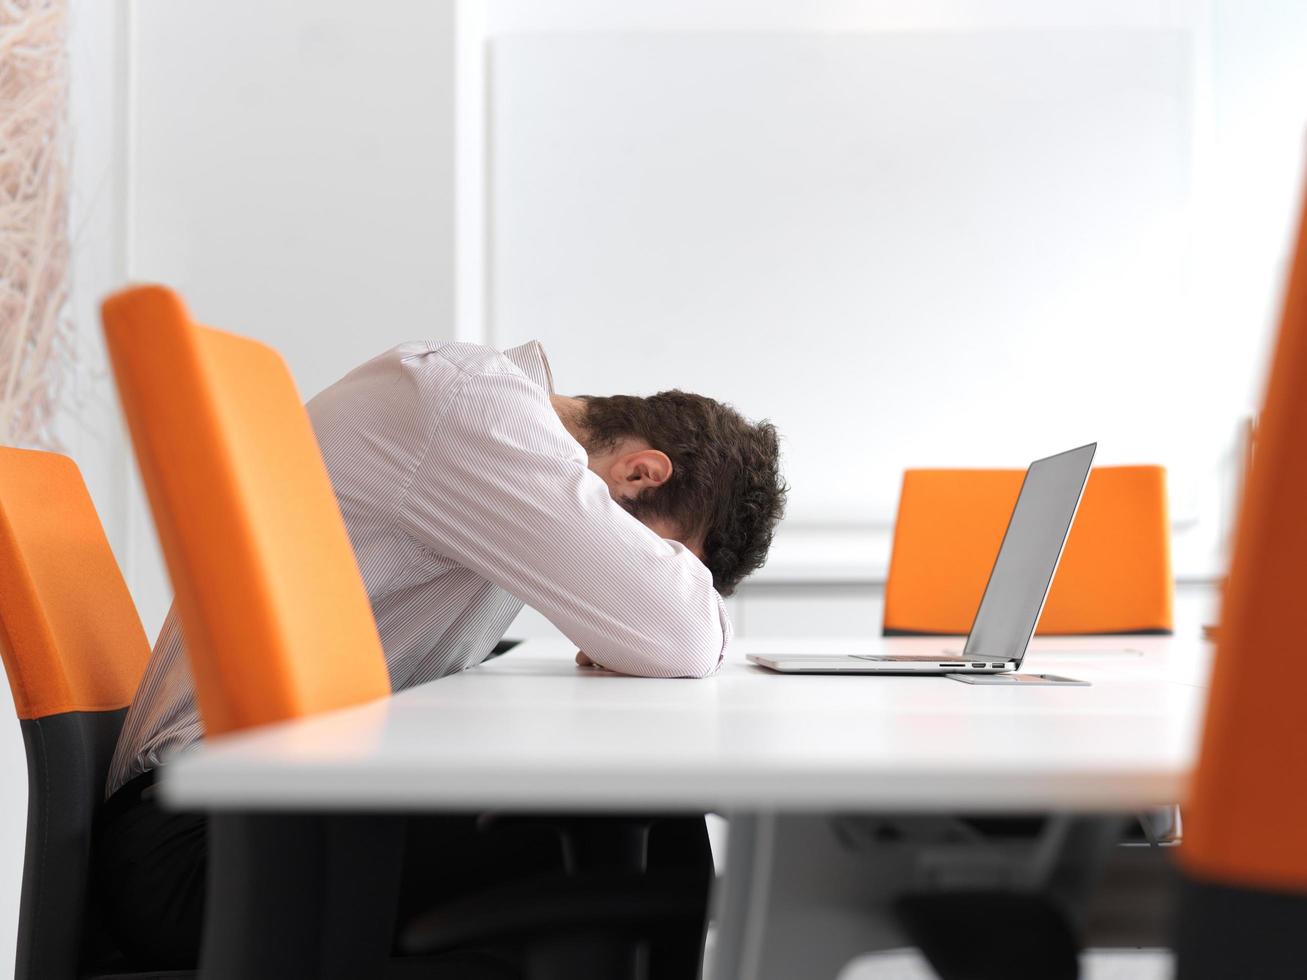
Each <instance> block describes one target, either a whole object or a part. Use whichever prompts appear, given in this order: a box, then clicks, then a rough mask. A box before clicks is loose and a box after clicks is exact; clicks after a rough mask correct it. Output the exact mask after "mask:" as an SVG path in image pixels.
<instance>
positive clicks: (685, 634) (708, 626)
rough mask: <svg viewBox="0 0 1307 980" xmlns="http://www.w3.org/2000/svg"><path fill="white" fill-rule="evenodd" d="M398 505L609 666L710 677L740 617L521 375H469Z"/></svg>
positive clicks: (430, 535) (426, 543) (421, 529)
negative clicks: (622, 496)
mask: <svg viewBox="0 0 1307 980" xmlns="http://www.w3.org/2000/svg"><path fill="white" fill-rule="evenodd" d="M399 513H400V519H401V522H402V524H403V525H404V528H405V530H406V531H407V532H408V533H409V534H410V535H412V536H413V537H414V538H415V539H416V540H418V541H419V542H420V543H421V544H422V545H423V547H425V548H427V549H429V550H431V551H433V552H434V553H436V554H438V555H441V556H442V557H445V558H448V559H450V560H452V561H455V562H457V563H459V564H461V565H463V566H465V567H467V568H470V569H472V570H473V571H475V572H476V573H477V574H478V575H480V576H481V577H483V578H485V579H488V580H489V581H491V582H494V583H495V584H496V585H498V586H500V587H501V588H503V589H504V590H506V591H507V592H509V593H511V594H513V595H515V596H516V597H517V598H519V599H521V600H522V601H523V602H525V603H526V604H528V605H530V606H532V607H534V608H535V609H537V610H539V611H540V612H541V613H543V614H544V615H545V616H546V617H547V618H548V619H549V620H550V621H551V622H552V623H553V624H554V625H555V626H557V627H558V628H559V629H560V630H562V632H563V633H564V634H565V635H566V636H567V637H568V638H569V639H570V640H572V642H574V643H575V644H576V645H577V647H578V648H579V649H581V650H582V651H584V652H585V654H586V655H587V656H588V657H590V659H591V660H593V661H594V662H595V663H597V664H600V665H601V666H604V667H607V668H609V669H610V670H615V671H619V672H621V673H624V674H636V675H641V676H646V677H703V676H706V675H708V674H711V673H713V672H714V671H716V670H717V669H718V667H719V666H720V665H721V663H722V659H723V657H724V654H725V649H726V645H727V643H728V642H729V640H730V635H731V626H730V620H729V619H728V617H727V615H726V607H725V605H724V604H723V602H722V599H721V596H719V595H718V593H717V591H716V590H715V589H714V588H713V586H712V575H711V573H710V572H709V571H708V569H707V568H706V567H705V566H704V564H703V563H702V562H701V561H699V559H698V558H696V557H695V555H694V554H693V553H692V552H690V551H689V550H688V549H687V548H685V547H684V546H683V545H681V544H680V543H679V542H675V541H667V540H664V539H663V538H660V537H659V536H658V535H657V534H655V533H654V532H653V531H651V530H650V529H649V528H647V527H646V526H645V525H644V524H642V523H640V522H639V521H638V520H636V519H635V518H634V517H632V516H631V515H630V514H629V513H627V512H626V511H625V510H624V509H623V508H622V507H621V506H619V505H618V504H617V503H616V502H615V501H614V500H613V499H612V497H611V496H610V494H609V492H608V487H607V485H606V484H605V483H604V481H603V480H602V479H600V478H599V476H598V475H596V474H595V473H593V472H591V470H590V469H589V468H588V467H587V458H586V455H585V452H584V450H583V449H582V448H581V447H580V446H579V445H578V444H577V442H576V440H575V439H573V438H572V437H571V436H570V435H569V434H568V432H567V430H566V429H565V428H564V427H563V424H562V422H561V421H560V420H559V419H558V416H557V414H556V413H555V411H554V409H553V406H552V404H551V403H550V401H549V397H548V395H547V394H546V393H545V392H544V391H543V389H541V388H540V387H539V386H538V385H536V384H535V383H533V382H532V381H530V380H529V379H528V378H526V377H524V376H521V375H518V374H510V373H506V372H502V373H501V372H490V373H484V374H475V373H470V374H466V375H465V376H464V378H463V379H462V381H461V384H460V385H459V386H458V387H457V389H456V390H454V391H453V392H451V394H450V397H449V398H448V400H447V402H446V404H444V405H443V406H441V415H440V417H439V419H438V420H437V421H436V423H435V429H434V431H433V434H432V437H431V440H430V443H429V444H428V446H427V449H426V453H425V455H424V457H423V458H422V460H421V461H420V463H419V464H418V467H417V469H416V471H415V472H414V476H413V479H412V482H411V483H410V485H409V486H408V487H407V488H406V490H405V493H404V496H403V499H402V500H401V503H400V508H399Z"/></svg>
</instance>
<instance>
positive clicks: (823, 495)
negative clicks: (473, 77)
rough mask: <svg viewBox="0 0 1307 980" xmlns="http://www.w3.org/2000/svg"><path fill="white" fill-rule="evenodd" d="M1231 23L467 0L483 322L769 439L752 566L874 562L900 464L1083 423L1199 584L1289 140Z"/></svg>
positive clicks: (1182, 570)
mask: <svg viewBox="0 0 1307 980" xmlns="http://www.w3.org/2000/svg"><path fill="white" fill-rule="evenodd" d="M1251 7H1255V8H1256V9H1255V10H1252V9H1250V5H1247V4H1242V5H1240V4H1235V3H1232V2H1228V0H1190V2H1175V3H1160V2H1159V3H1115V2H1110V3H1103V2H1089V0H1062V2H1057V3H1046V2H1029V0H1003V2H968V0H927V2H922V3H916V4H894V3H888V2H858V3H854V2H849V3H833V4H821V5H813V4H798V3H785V2H780V0H774V2H763V3H742V2H727V0H718V2H714V3H689V2H679V0H676V2H666V3H653V2H643V0H641V2H629V3H624V4H599V3H593V2H588V0H556V2H552V3H545V4H540V3H526V2H517V0H503V2H490V3H489V4H488V5H487V11H488V13H487V16H486V17H485V24H486V33H487V36H488V38H489V39H490V42H491V52H492V56H491V58H490V66H489V70H488V79H489V81H488V86H489V93H490V99H489V116H490V127H489V134H490V135H489V145H488V148H487V152H486V159H487V167H486V169H487V172H488V174H489V175H490V177H489V185H488V192H487V202H488V203H487V218H486V228H487V232H486V234H487V241H488V243H487V248H486V256H487V265H486V279H487V296H488V297H489V300H488V304H487V306H488V310H487V336H489V337H490V338H492V339H493V340H494V341H495V342H503V343H511V342H514V341H517V340H520V339H521V338H522V337H524V336H527V335H533V336H540V337H542V339H544V340H545V341H546V345H547V346H548V347H549V348H550V349H551V350H552V351H554V361H555V369H556V370H555V374H556V377H558V378H559V380H560V383H561V384H563V385H564V387H566V386H568V385H569V384H570V385H572V386H573V387H575V388H580V389H584V390H590V391H595V390H598V391H603V390H614V389H631V388H635V389H637V390H649V389H653V388H657V387H661V386H669V385H673V384H676V385H681V386H685V387H692V388H698V389H700V390H704V391H706V392H707V393H711V394H718V395H720V396H722V397H726V398H727V399H728V400H731V401H734V402H735V403H736V404H738V405H739V406H740V407H741V408H742V409H744V410H745V411H746V412H747V413H749V414H754V415H769V416H771V417H772V418H773V419H774V420H775V421H777V423H778V424H779V425H780V427H781V430H782V433H783V434H788V435H790V437H791V439H790V442H789V444H788V445H787V446H786V450H787V464H788V471H789V474H790V478H791V482H792V483H793V485H794V488H793V493H792V506H791V515H792V516H791V519H790V520H788V521H787V523H786V525H785V527H784V528H783V529H782V533H781V534H780V536H779V537H778V541H777V544H776V546H775V548H774V549H773V558H772V560H771V561H770V562H769V564H768V567H767V568H766V569H764V570H763V572H761V573H760V575H759V576H758V579H757V580H758V581H760V582H761V581H767V580H770V581H773V582H779V581H787V582H788V581H794V580H796V579H805V580H830V579H831V578H836V579H839V580H845V581H847V580H849V579H850V578H852V579H856V580H861V581H876V580H878V579H880V578H882V577H883V575H884V570H885V564H886V560H887V557H888V544H889V535H890V533H891V530H892V528H891V523H892V515H893V508H894V504H895V501H896V498H897V490H898V479H897V474H898V473H899V472H900V471H901V469H902V468H903V467H905V466H912V465H1011V466H1017V465H1023V464H1024V462H1026V461H1028V459H1029V458H1031V457H1032V456H1033V455H1036V454H1038V453H1040V452H1042V451H1045V450H1049V451H1051V450H1054V449H1056V448H1059V447H1060V446H1062V445H1066V444H1073V443H1075V442H1078V441H1083V440H1086V439H1089V438H1097V439H1098V440H1099V441H1100V462H1102V463H1114V462H1161V463H1164V464H1166V465H1167V466H1168V467H1169V468H1170V470H1171V477H1172V513H1173V517H1174V531H1175V547H1176V567H1177V571H1178V573H1179V574H1180V575H1181V576H1182V577H1193V578H1208V577H1211V576H1213V575H1215V574H1217V573H1218V572H1219V569H1220V567H1221V564H1222V560H1223V558H1222V550H1221V549H1222V545H1223V542H1224V539H1225V534H1226V530H1227V526H1228V524H1227V515H1228V512H1229V509H1230V507H1231V503H1232V499H1231V494H1230V487H1231V484H1232V481H1231V475H1232V469H1233V467H1234V464H1235V461H1236V459H1237V453H1236V452H1235V441H1236V438H1237V436H1238V432H1239V423H1240V421H1241V420H1242V419H1243V418H1244V417H1245V416H1247V415H1248V414H1250V413H1251V412H1252V411H1254V409H1255V405H1256V402H1257V394H1258V391H1259V388H1260V377H1261V371H1262V361H1263V356H1264V353H1263V352H1264V346H1265V338H1266V336H1267V335H1268V333H1269V327H1270V326H1271V323H1272V319H1273V312H1274V308H1275V303H1276V301H1277V297H1278V288H1277V287H1276V282H1277V279H1276V276H1277V275H1278V271H1277V270H1278V267H1279V265H1280V262H1281V260H1282V256H1283V254H1284V248H1285V243H1286V228H1287V224H1288V221H1289V219H1290V217H1291V215H1292V214H1294V212H1295V202H1296V185H1295V183H1294V181H1295V180H1296V174H1297V172H1298V167H1299V163H1300V159H1301V139H1300V138H1299V135H1298V134H1301V133H1302V129H1303V123H1304V122H1305V121H1307V112H1304V110H1303V106H1302V104H1301V100H1300V99H1299V98H1298V97H1297V93H1298V92H1301V91H1303V90H1304V88H1303V86H1302V85H1301V84H1296V83H1299V82H1300V81H1301V78H1302V74H1303V68H1302V62H1301V59H1298V58H1295V57H1294V56H1293V54H1291V53H1290V52H1291V51H1294V50H1300V49H1301V43H1302V41H1303V39H1304V38H1307V30H1304V28H1303V27H1302V19H1303V11H1302V9H1301V5H1299V6H1298V9H1292V7H1291V5H1290V4H1287V3H1280V4H1269V5H1251ZM1277 32H1278V36H1276V37H1274V38H1273V39H1272V37H1271V35H1273V34H1277ZM987 59H988V60H987ZM1251 240H1255V241H1257V242H1258V246H1257V247H1256V248H1255V249H1253V250H1252V254H1249V253H1248V251H1246V250H1244V249H1243V245H1244V243H1245V242H1247V241H1251ZM818 379H820V384H818ZM747 588H748V586H746V590H747Z"/></svg>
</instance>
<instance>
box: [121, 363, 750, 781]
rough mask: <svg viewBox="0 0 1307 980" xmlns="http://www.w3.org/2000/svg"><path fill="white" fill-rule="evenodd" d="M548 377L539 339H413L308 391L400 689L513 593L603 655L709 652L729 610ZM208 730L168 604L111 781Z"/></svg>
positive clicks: (689, 664) (700, 656) (628, 662)
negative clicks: (630, 491)
mask: <svg viewBox="0 0 1307 980" xmlns="http://www.w3.org/2000/svg"><path fill="white" fill-rule="evenodd" d="M552 392H553V381H552V378H551V376H550V372H549V363H548V361H547V360H546V358H545V354H544V350H543V349H542V348H541V347H540V345H539V344H538V343H535V342H531V343H528V344H524V345H523V346H521V347H516V348H513V349H512V350H508V351H505V352H503V353H499V352H497V351H495V350H492V349H490V348H487V347H481V346H477V345H475V344H461V343H453V344H442V345H434V344H428V343H413V344H405V345H402V346H400V347H396V348H395V349H394V350H391V351H388V352H386V353H385V354H382V355H381V356H380V357H377V358H374V359H373V360H371V361H369V362H367V363H366V364H364V365H363V366H361V367H359V368H357V369H355V370H354V371H352V372H350V373H349V374H347V375H346V376H345V377H344V378H342V379H341V380H340V381H338V382H337V383H336V384H334V385H332V386H331V387H330V388H327V389H326V390H325V391H323V392H322V393H321V394H319V395H318V396H317V397H315V398H314V399H313V400H312V401H310V402H309V404H308V412H309V417H310V418H311V420H312V422H313V428H314V432H315V434H316V435H317V438H318V443H319V446H320V447H321V449H322V456H323V459H324V460H325V461H326V464H327V470H328V472H329V474H330V476H331V482H332V487H333V488H334V490H335V492H336V500H337V502H338V503H339V504H340V510H341V514H342V516H343V517H344V519H345V526H346V528H347V530H348V531H349V537H350V542H351V544H352V545H353V547H354V555H355V557H356V558H357V559H358V564H359V570H360V571H361V573H362V576H363V584H364V586H365V588H366V589H367V592H368V597H369V599H370V600H371V602H372V612H373V615H374V616H375V618H376V622H377V631H378V633H379V634H380V637H381V644H382V646H383V648H384V649H385V653H386V665H387V667H388V668H389V671H390V683H391V687H392V688H393V689H394V690H397V691H398V690H401V689H403V688H406V687H410V686H412V685H414V684H420V683H422V682H423V681H428V680H432V679H434V678H437V677H443V676H445V675H446V674H451V673H454V672H456V671H460V670H463V669H465V668H467V667H469V666H472V665H474V664H478V663H480V662H481V661H482V660H484V659H485V657H486V655H487V654H488V653H489V652H490V650H491V649H492V648H493V647H494V645H495V643H497V642H498V641H499V639H500V638H501V637H502V636H503V634H504V631H505V630H506V629H508V626H509V624H510V623H511V622H512V621H513V619H514V617H515V616H516V615H517V614H518V612H520V611H521V609H522V605H523V604H524V603H529V604H530V605H531V606H533V607H534V608H536V609H537V610H539V611H540V612H541V613H543V614H544V615H545V616H546V617H548V618H549V620H550V621H551V622H553V623H554V624H555V625H556V626H557V627H558V628H559V629H560V630H562V632H563V633H565V634H566V635H567V636H568V638H569V639H571V640H572V641H573V642H574V643H575V644H576V645H577V647H578V648H579V649H581V650H584V651H585V652H586V654H587V655H588V656H589V657H590V658H591V659H592V660H594V661H595V662H596V663H597V664H600V665H603V666H605V667H607V668H609V669H611V670H615V671H619V672H621V673H626V674H637V675H643V676H650V677H702V676H705V675H707V674H711V673H713V672H714V671H715V670H716V669H717V668H718V667H719V666H720V664H721V662H722V658H723V655H724V653H725V649H726V644H727V642H728V641H729V639H730V635H731V626H730V621H729V620H728V619H727V616H726V608H725V606H724V605H723V603H722V600H721V597H720V596H719V595H718V594H717V592H716V591H715V590H714V589H713V586H712V575H711V574H710V573H709V571H708V569H707V568H706V567H705V566H704V565H703V563H702V562H700V561H699V559H698V558H696V557H695V556H694V554H693V553H692V552H690V551H689V550H688V549H687V548H685V547H684V546H683V545H682V544H680V543H679V542H676V541H668V540H664V539H663V538H660V537H659V536H658V535H657V534H655V533H654V532H653V531H651V530H650V529H649V528H647V527H645V525H643V524H641V523H640V522H639V521H638V520H636V519H635V518H634V517H632V516H631V515H630V514H629V513H627V511H626V510H624V509H623V508H622V507H621V506H620V505H618V504H617V503H616V502H615V501H614V500H613V499H612V497H611V495H610V494H609V490H608V486H607V484H606V483H605V482H604V481H603V480H602V479H601V478H600V477H599V476H598V475H596V474H595V473H593V472H591V471H590V470H589V469H588V468H587V465H586V464H587V457H586V453H585V450H584V449H583V448H582V447H581V445H580V444H579V443H578V442H577V441H576V440H575V439H574V438H572V436H571V435H570V434H569V433H568V431H567V429H566V428H564V427H563V424H562V422H561V421H560V420H559V418H558V414H557V413H556V412H555V410H554V408H553V405H552V403H551V402H550V400H549V396H550V394H552ZM202 735H203V724H202V722H201V721H200V717H199V712H198V709H197V707H196V701H195V690H194V686H193V684H192V681H191V675H190V669H189V665H188V664H187V661H186V654H185V648H184V645H183V637H182V632H181V624H180V622H179V620H178V617H177V610H176V607H175V606H174V608H173V609H172V610H171V611H170V612H169V613H168V617H167V619H166V620H165V622H164V624H163V628H162V630H161V631H160V633H159V638H158V641H157V642H156V644H155V647H154V654H153V656H152V657H151V659H150V663H149V665H148V666H147V668H146V671H145V676H144V678H143V680H142V681H141V685H140V687H139V688H138V689H137V692H136V696H135V698H134V699H133V700H132V705H131V708H130V709H129V711H128V713H127V718H126V721H125V723H124V726H123V730H122V734H121V735H120V737H119V739H118V746H117V750H116V751H115V753H114V758H113V762H112V765H111V766H110V770H109V778H108V782H107V784H106V795H109V794H112V793H113V792H114V791H115V790H116V789H118V788H119V787H120V786H122V785H123V784H124V783H126V782H127V781H128V780H130V779H132V778H133V777H135V776H137V775H139V774H141V773H144V772H146V771H148V770H150V769H153V768H154V767H156V766H158V765H161V764H162V763H164V762H165V761H166V760H167V759H168V757H169V756H171V755H172V754H173V753H175V752H177V751H180V750H182V749H185V748H186V747H187V746H190V745H192V744H194V743H195V742H197V741H198V740H199V739H200V738H201V737H202Z"/></svg>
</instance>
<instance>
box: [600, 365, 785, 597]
mask: <svg viewBox="0 0 1307 980" xmlns="http://www.w3.org/2000/svg"><path fill="white" fill-rule="evenodd" d="M580 397H581V399H582V402H583V404H584V406H585V408H584V409H583V411H582V413H581V416H580V418H579V419H578V420H577V421H578V422H579V423H580V425H581V428H582V429H584V430H585V434H586V443H587V447H586V448H587V449H589V450H591V451H592V452H602V451H605V450H607V449H610V448H612V447H613V446H614V445H616V444H617V443H618V442H619V441H620V440H621V439H623V438H626V437H636V438H640V439H644V440H645V441H646V442H648V443H649V445H650V446H652V447H653V448H654V449H658V450H660V451H662V452H664V453H666V454H667V456H668V457H669V458H670V459H671V461H672V475H671V476H670V477H669V478H668V479H667V482H666V483H663V484H662V485H661V486H657V487H651V488H649V489H647V490H644V491H642V492H641V493H640V494H639V495H638V496H636V497H633V498H631V499H629V500H624V501H622V505H623V506H624V507H626V509H627V510H629V511H630V512H631V513H632V514H634V515H635V516H636V517H638V518H641V519H644V518H661V519H664V520H670V521H672V522H673V523H675V524H676V525H677V526H678V527H679V528H681V529H682V531H683V532H684V533H685V534H686V536H687V537H689V538H691V539H693V538H699V539H701V540H702V541H703V552H704V563H705V564H706V565H707V566H708V570H709V571H710V572H712V577H713V585H714V586H715V587H716V589H717V591H718V592H720V593H721V594H722V595H730V594H731V593H732V592H734V591H735V587H736V586H737V585H739V584H740V581H741V580H742V579H743V578H744V577H745V576H746V575H748V574H750V573H751V572H753V571H756V570H757V569H758V568H759V567H761V565H762V563H763V562H764V561H766V559H767V549H768V548H769V547H771V541H772V535H773V533H774V532H775V530H776V525H777V523H778V522H779V521H780V519H781V517H782V516H783V514H784V512H785V495H786V492H787V491H788V489H789V488H788V487H787V486H786V485H785V481H784V480H783V479H782V477H781V472H780V440H779V437H778V436H777V433H776V427H775V426H774V425H772V424H771V423H770V422H768V421H766V420H765V419H764V420H763V421H761V422H750V421H748V420H747V419H746V418H744V417H743V416H742V415H740V413H739V412H737V411H736V410H735V409H733V408H731V406H729V405H723V404H722V403H721V402H718V401H714V400H713V399H711V398H706V397H704V396H703V395H695V394H691V393H689V392H685V391H677V390H675V389H673V390H672V391H661V392H659V393H658V394H656V395H648V396H644V397H641V396H636V395H609V396H595V395H582V396H580Z"/></svg>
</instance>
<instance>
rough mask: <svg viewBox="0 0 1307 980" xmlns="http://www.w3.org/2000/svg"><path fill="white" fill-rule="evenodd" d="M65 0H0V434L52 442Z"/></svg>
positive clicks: (63, 278)
mask: <svg viewBox="0 0 1307 980" xmlns="http://www.w3.org/2000/svg"><path fill="white" fill-rule="evenodd" d="M67 40H68V4H67V0H0V443H5V444H9V445H27V446H42V447H53V446H54V445H56V443H57V439H56V437H55V434H54V429H53V426H54V416H55V408H56V406H57V404H58V399H59V395H60V391H61V389H62V387H63V383H64V381H65V379H66V378H67V376H68V374H69V371H70V369H71V367H72V361H73V357H74V354H75V347H74V344H73V337H72V322H71V320H70V318H69V314H68V300H69V291H70V290H69V271H70V270H69V241H68V190H69V164H68V160H69V134H68V45H67Z"/></svg>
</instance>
